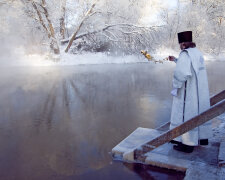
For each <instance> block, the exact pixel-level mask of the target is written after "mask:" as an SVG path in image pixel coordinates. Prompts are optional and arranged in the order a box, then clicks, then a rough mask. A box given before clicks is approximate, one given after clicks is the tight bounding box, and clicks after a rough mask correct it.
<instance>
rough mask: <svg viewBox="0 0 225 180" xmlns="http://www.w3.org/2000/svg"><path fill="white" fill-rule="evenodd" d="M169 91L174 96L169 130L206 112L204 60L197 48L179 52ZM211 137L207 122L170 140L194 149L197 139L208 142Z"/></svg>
mask: <svg viewBox="0 0 225 180" xmlns="http://www.w3.org/2000/svg"><path fill="white" fill-rule="evenodd" d="M185 86H186V91H185ZM173 88H174V89H175V90H176V89H177V95H176V96H174V97H173V105H172V112H171V120H170V129H172V128H174V127H176V126H178V125H180V124H182V123H183V122H185V121H187V120H189V119H191V118H193V117H194V116H197V115H198V114H200V113H202V112H204V111H206V110H207V109H209V108H210V99H209V89H208V79H207V73H206V69H205V64H204V59H203V56H202V54H201V52H200V51H199V50H198V49H197V48H188V49H185V50H183V51H181V53H180V55H179V58H178V59H177V61H176V68H175V71H174V78H173ZM175 94H176V93H175ZM211 136H212V128H211V122H210V121H209V122H206V123H204V124H203V125H201V126H200V127H197V128H195V129H193V130H191V131H189V132H187V133H185V134H183V135H181V136H179V137H177V138H175V139H174V140H176V141H179V142H182V143H183V144H186V145H189V146H197V145H198V143H199V139H208V138H210V137H211Z"/></svg>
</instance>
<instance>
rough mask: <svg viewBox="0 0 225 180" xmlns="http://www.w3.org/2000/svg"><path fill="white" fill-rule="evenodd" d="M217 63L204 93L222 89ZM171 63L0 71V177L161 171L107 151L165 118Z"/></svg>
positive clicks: (112, 175) (123, 175)
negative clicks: (124, 161)
mask: <svg viewBox="0 0 225 180" xmlns="http://www.w3.org/2000/svg"><path fill="white" fill-rule="evenodd" d="M224 64H225V63H220V64H219V63H215V64H212V65H211V64H210V65H208V67H209V71H208V74H209V76H210V77H209V81H210V87H211V89H210V91H211V93H217V92H219V91H220V90H222V89H224V82H223V81H222V78H218V76H220V77H221V74H223V69H224ZM215 66H216V68H217V69H216V68H215ZM173 67H174V65H170V64H167V65H166V64H165V65H157V66H156V65H154V64H130V65H98V66H75V67H63V68H57V67H51V68H50V67H46V68H43V67H42V68H38V67H36V68H29V69H26V68H9V69H1V73H2V74H3V76H1V77H0V90H1V94H0V117H1V118H0V146H1V148H0V179H91V178H92V177H93V178H94V177H96V178H97V179H99V178H100V179H101V178H102V179H103V177H104V179H115V177H116V178H117V179H122V178H123V179H124V178H129V179H145V178H154V179H160V177H164V176H168V172H157V171H155V173H156V174H157V173H158V174H157V175H156V176H155V175H154V173H153V172H151V173H150V170H151V169H152V168H149V167H148V168H149V170H146V169H145V167H143V166H131V165H129V164H122V163H116V162H112V159H111V157H110V155H109V153H108V152H110V151H111V149H112V148H113V147H114V146H115V145H116V144H118V143H119V142H120V141H121V140H122V139H124V138H125V137H126V136H127V135H128V134H130V133H131V132H132V131H133V130H134V129H136V128H137V127H140V126H141V127H148V128H155V127H157V126H159V125H160V124H163V123H164V122H167V121H168V120H169V116H170V110H171V109H170V108H171V107H170V106H171V101H172V98H171V96H170V94H169V92H170V89H171V80H172V79H171V78H172V70H173ZM215 69H216V70H217V72H216V73H215V72H214V70H215ZM218 71H220V72H221V73H218ZM11 72H14V73H13V74H12V73H11ZM165 173H166V174H165ZM143 174H144V175H143ZM171 176H174V177H175V175H171ZM93 178H92V179H93Z"/></svg>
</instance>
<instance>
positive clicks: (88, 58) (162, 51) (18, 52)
mask: <svg viewBox="0 0 225 180" xmlns="http://www.w3.org/2000/svg"><path fill="white" fill-rule="evenodd" d="M61 52H62V53H61V55H60V56H54V55H51V56H50V55H47V54H42V55H40V54H30V55H27V54H26V53H25V50H24V49H23V48H22V47H20V48H15V49H14V52H13V53H9V54H7V53H5V55H4V56H1V57H0V65H1V66H8V65H10V66H71V65H85V64H124V63H125V64H126V63H144V62H148V61H147V59H146V58H145V57H144V56H143V55H141V53H140V55H127V56H111V55H107V54H105V53H85V52H84V53H82V54H69V53H64V52H63V51H61ZM150 55H151V56H153V57H154V59H156V60H162V59H164V58H166V57H168V56H169V55H173V56H175V57H178V56H179V51H174V50H172V49H166V48H159V49H158V50H157V51H156V52H155V53H154V54H152V53H150ZM205 59H206V61H215V60H219V61H225V54H221V55H219V56H213V55H205Z"/></svg>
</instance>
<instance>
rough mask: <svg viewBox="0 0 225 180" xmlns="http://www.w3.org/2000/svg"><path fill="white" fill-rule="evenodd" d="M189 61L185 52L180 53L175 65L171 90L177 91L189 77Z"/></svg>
mask: <svg viewBox="0 0 225 180" xmlns="http://www.w3.org/2000/svg"><path fill="white" fill-rule="evenodd" d="M191 76H192V74H191V60H190V57H189V56H188V53H187V52H186V51H182V52H181V53H180V56H179V58H178V60H177V63H176V68H175V71H174V77H173V88H175V89H177V88H178V89H179V88H181V87H182V85H183V83H184V82H185V81H187V79H188V78H189V77H191Z"/></svg>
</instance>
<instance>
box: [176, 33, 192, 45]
mask: <svg viewBox="0 0 225 180" xmlns="http://www.w3.org/2000/svg"><path fill="white" fill-rule="evenodd" d="M177 35H178V42H179V43H182V42H192V31H184V32H180V33H178V34H177Z"/></svg>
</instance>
